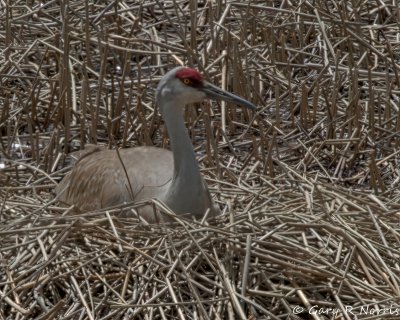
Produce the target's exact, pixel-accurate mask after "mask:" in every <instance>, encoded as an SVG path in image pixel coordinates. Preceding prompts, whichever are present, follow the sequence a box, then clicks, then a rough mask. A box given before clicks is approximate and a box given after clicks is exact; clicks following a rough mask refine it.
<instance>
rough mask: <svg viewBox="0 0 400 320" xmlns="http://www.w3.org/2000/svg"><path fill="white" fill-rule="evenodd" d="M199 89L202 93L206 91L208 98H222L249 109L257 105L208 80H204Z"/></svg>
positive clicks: (253, 108) (254, 108)
mask: <svg viewBox="0 0 400 320" xmlns="http://www.w3.org/2000/svg"><path fill="white" fill-rule="evenodd" d="M200 90H202V91H203V92H204V93H206V94H207V97H208V98H210V99H215V100H224V101H226V102H231V103H234V104H237V105H239V106H242V107H246V108H248V109H251V110H256V109H257V107H256V106H255V105H254V104H252V103H251V102H249V101H247V100H245V99H243V98H241V97H238V96H237V95H234V94H233V93H230V92H227V91H224V90H222V89H220V88H218V87H217V86H214V85H213V84H211V83H209V82H206V81H204V86H203V87H202V88H201V89H200Z"/></svg>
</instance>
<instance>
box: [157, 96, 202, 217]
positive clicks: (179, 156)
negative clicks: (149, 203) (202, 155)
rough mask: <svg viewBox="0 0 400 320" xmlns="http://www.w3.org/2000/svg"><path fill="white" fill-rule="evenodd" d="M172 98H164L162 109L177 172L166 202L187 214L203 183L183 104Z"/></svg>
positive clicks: (177, 211)
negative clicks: (185, 119)
mask: <svg viewBox="0 0 400 320" xmlns="http://www.w3.org/2000/svg"><path fill="white" fill-rule="evenodd" d="M173 100H174V99H168V98H166V97H165V98H164V99H163V101H164V102H163V104H164V105H163V107H162V110H161V112H162V115H163V118H164V121H165V124H166V126H167V130H168V135H169V138H170V141H171V148H172V153H173V156H174V173H173V178H172V181H171V184H170V187H169V189H168V191H167V193H166V199H165V201H166V203H167V204H168V205H169V207H170V208H171V209H173V210H174V211H175V212H176V213H187V212H188V211H187V210H191V208H193V207H194V206H196V203H197V202H198V201H199V198H201V197H199V196H200V195H201V194H202V193H203V190H204V185H203V180H202V178H201V175H200V171H199V168H198V163H197V161H196V155H195V153H194V150H193V145H192V142H191V141H190V137H189V134H188V131H187V128H186V126H185V123H184V120H183V116H182V111H183V108H184V105H179V102H176V101H173ZM166 101H172V102H166ZM199 209H202V208H199Z"/></svg>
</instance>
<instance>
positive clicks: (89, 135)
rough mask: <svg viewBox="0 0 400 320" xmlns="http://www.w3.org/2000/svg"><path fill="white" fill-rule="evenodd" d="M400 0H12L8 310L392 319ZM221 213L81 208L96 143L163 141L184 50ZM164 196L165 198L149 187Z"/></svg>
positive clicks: (1, 273) (194, 124)
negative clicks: (194, 76)
mask: <svg viewBox="0 0 400 320" xmlns="http://www.w3.org/2000/svg"><path fill="white" fill-rule="evenodd" d="M398 21H400V9H399V5H398V3H397V1H394V0H393V1H388V0H379V1H339V0H333V1H300V2H296V1H281V2H280V1H268V0H263V1H261V0H260V1H258V0H254V1H221V0H215V1H181V0H174V1H159V0H155V1H135V0H132V1H123V0H121V1H113V2H110V3H107V2H105V1H96V2H94V1H93V2H92V1H87V0H86V1H75V0H69V1H68V0H64V1H46V2H43V3H42V2H38V1H22V0H15V1H5V2H4V1H3V2H0V25H1V28H0V44H1V46H0V51H1V55H0V92H1V94H0V135H1V139H0V142H1V143H0V166H1V171H0V182H1V184H0V200H1V204H0V205H1V209H0V319H7V320H8V319H13V320H14V319H38V320H39V319H40V320H42V319H43V320H44V319H96V320H97V319H356V318H357V319H398V318H399V314H400V266H399V261H400V260H399V259H400V251H399V248H400V202H399V199H400V192H399V183H400V176H399V169H398V168H399V161H400V156H399V154H400V151H399V142H400V140H399V128H400V116H399V115H400V113H399V106H400V88H399V85H400V78H399V71H400V68H399V64H400V44H399V43H400V41H399V40H400V39H399V37H400V36H399V22H398ZM179 64H184V65H189V66H192V67H196V68H198V69H199V70H200V71H201V72H202V73H204V75H205V77H206V78H207V79H208V80H210V81H211V82H214V83H216V84H218V85H220V86H221V87H223V88H224V89H227V90H229V91H233V92H235V93H236V94H238V95H241V96H243V97H246V98H247V99H249V100H251V101H252V102H253V103H254V104H256V105H258V107H259V109H258V111H257V112H255V113H252V112H248V111H245V110H243V109H241V108H237V107H235V106H227V105H225V104H223V103H221V104H219V103H215V102H213V103H210V102H205V103H204V104H202V105H195V106H189V107H188V108H187V110H186V111H185V120H186V122H187V125H188V129H189V132H190V134H191V137H192V139H193V144H194V147H195V150H196V152H197V154H198V159H199V162H200V166H201V168H202V171H203V173H204V175H205V177H206V181H207V183H208V185H209V186H210V189H211V191H212V194H213V197H214V198H215V200H216V202H217V203H218V204H219V205H220V208H221V210H222V211H223V215H221V216H219V217H217V218H215V219H214V220H211V221H210V220H204V221H191V220H190V221H189V220H185V219H180V218H178V217H176V218H175V220H176V221H175V222H174V223H169V224H165V225H153V224H147V223H145V222H144V221H140V220H139V219H138V218H136V217H135V216H134V215H132V217H129V218H127V217H124V216H122V215H121V214H120V213H121V211H122V210H123V209H126V208H129V209H131V210H132V212H133V209H135V208H136V207H137V206H140V205H142V204H140V203H134V204H124V205H121V206H119V207H115V208H110V209H109V210H102V211H101V210H99V211H96V212H88V213H82V214H76V212H75V210H74V208H73V207H68V206H66V205H65V204H62V203H59V202H58V201H57V199H55V197H54V194H53V190H54V188H55V186H56V185H57V183H58V182H59V181H60V180H61V179H62V178H63V176H64V175H65V174H66V172H68V171H69V170H70V168H71V165H72V164H73V159H72V157H71V156H70V155H69V154H70V153H71V152H73V151H77V150H80V149H83V148H84V146H85V145H86V144H88V143H91V144H100V145H105V146H108V147H110V148H125V147H134V146H137V145H155V146H159V147H168V136H167V134H166V131H165V128H164V127H163V123H162V120H161V118H160V116H159V114H158V111H157V106H156V104H155V101H154V90H155V87H156V84H157V82H158V80H159V79H160V77H161V76H162V75H163V74H164V73H165V72H166V71H167V70H169V69H170V68H172V67H173V66H175V65H179ZM154 205H155V206H162V205H163V204H161V203H157V202H156V201H154Z"/></svg>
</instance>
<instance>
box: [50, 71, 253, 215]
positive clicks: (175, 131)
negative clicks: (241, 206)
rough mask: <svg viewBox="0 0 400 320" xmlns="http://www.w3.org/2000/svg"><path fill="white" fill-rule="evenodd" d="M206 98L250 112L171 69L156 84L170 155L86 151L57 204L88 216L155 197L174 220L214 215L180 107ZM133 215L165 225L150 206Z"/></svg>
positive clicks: (193, 74)
mask: <svg viewBox="0 0 400 320" xmlns="http://www.w3.org/2000/svg"><path fill="white" fill-rule="evenodd" d="M207 98H210V99H223V100H225V101H227V102H231V103H234V104H237V105H241V106H243V107H246V108H249V109H253V110H254V109H256V107H255V106H254V105H253V104H252V103H250V102H248V101H246V100H244V99H242V98H240V97H238V96H236V95H234V94H231V93H229V92H226V91H223V90H221V89H220V88H218V87H216V86H214V85H212V84H210V83H209V82H207V81H205V80H204V79H203V76H202V75H201V74H200V73H199V72H198V71H196V70H194V69H191V68H187V67H177V68H174V69H173V70H170V71H169V72H167V73H166V74H165V76H164V77H163V78H162V79H161V81H160V83H159V85H158V87H157V92H156V101H157V103H158V105H159V108H160V113H161V116H162V117H163V119H164V121H165V125H166V128H167V131H168V134H169V138H170V142H171V148H172V152H171V151H168V150H166V149H161V148H156V147H136V148H131V149H121V150H119V152H118V153H119V155H118V153H117V152H116V151H115V150H105V149H102V148H101V147H93V146H91V147H89V148H88V150H85V151H84V152H83V153H82V155H81V158H80V159H79V160H78V161H77V162H76V164H75V166H74V168H73V169H72V171H71V173H70V174H68V175H67V176H65V178H64V179H63V180H62V181H61V183H60V184H59V185H58V186H57V188H56V193H57V194H58V196H59V200H61V201H62V202H65V203H67V204H70V205H75V206H76V207H77V208H79V209H80V210H81V211H91V210H96V209H100V208H106V207H111V206H114V205H118V204H122V203H127V202H132V201H137V200H144V199H152V198H155V199H158V200H161V201H162V202H163V203H165V204H166V205H167V206H168V207H169V208H170V209H171V210H172V211H173V212H175V213H176V214H178V215H182V214H189V215H192V216H194V217H196V218H201V217H203V215H204V214H205V213H206V211H207V210H208V209H210V212H209V214H210V215H217V214H218V213H219V212H220V211H219V208H218V207H217V206H216V205H215V204H214V202H213V200H212V198H211V196H210V193H209V191H208V188H207V185H206V184H205V182H204V180H203V178H202V176H201V174H200V171H199V168H198V163H197V161H196V156H195V153H194V150H193V146H192V143H191V141H190V137H189V134H188V132H187V129H186V127H185V123H184V120H183V115H182V114H183V109H184V107H185V105H186V104H189V103H194V102H200V101H203V100H205V99H207ZM121 162H122V163H121ZM138 213H139V214H140V215H141V216H142V217H143V218H144V219H146V220H147V221H149V222H155V221H158V222H159V221H169V220H170V219H169V218H167V217H166V215H163V214H160V213H159V212H154V206H153V205H146V206H143V207H141V208H139V209H138Z"/></svg>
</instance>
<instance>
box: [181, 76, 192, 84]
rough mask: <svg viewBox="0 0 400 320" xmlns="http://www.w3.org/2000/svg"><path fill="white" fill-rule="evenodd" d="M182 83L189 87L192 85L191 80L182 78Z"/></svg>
mask: <svg viewBox="0 0 400 320" xmlns="http://www.w3.org/2000/svg"><path fill="white" fill-rule="evenodd" d="M182 82H183V83H184V84H186V85H187V86H191V85H192V84H193V83H192V80H190V79H189V78H184V79H182Z"/></svg>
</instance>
